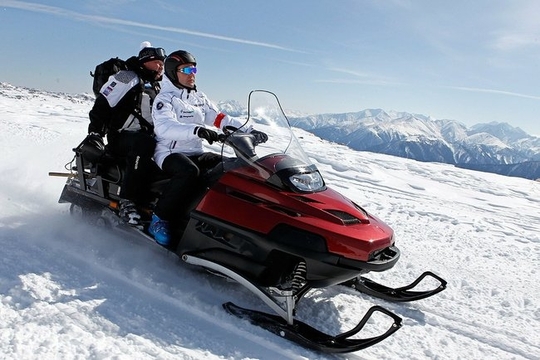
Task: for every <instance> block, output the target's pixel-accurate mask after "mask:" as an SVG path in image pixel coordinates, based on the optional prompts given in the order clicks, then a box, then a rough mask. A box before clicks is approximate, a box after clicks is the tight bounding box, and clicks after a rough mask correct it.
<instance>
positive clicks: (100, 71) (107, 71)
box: [90, 57, 128, 97]
mask: <svg viewBox="0 0 540 360" xmlns="http://www.w3.org/2000/svg"><path fill="white" fill-rule="evenodd" d="M127 69H128V68H127V65H126V62H125V61H124V60H122V59H119V58H117V57H115V58H110V59H109V60H107V61H104V62H102V63H101V64H99V65H98V66H96V69H95V70H94V72H93V73H92V72H91V71H90V75H91V76H92V77H93V78H94V83H93V84H92V90H93V91H94V95H95V96H96V97H97V96H98V95H99V90H101V87H102V86H103V84H105V83H106V82H107V80H109V76H111V75H114V74H116V73H117V72H119V71H120V70H127Z"/></svg>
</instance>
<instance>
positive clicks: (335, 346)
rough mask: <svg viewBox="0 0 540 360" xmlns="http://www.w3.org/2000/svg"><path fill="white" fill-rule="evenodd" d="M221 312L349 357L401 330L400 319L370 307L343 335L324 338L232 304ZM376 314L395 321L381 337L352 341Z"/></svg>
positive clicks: (300, 326)
mask: <svg viewBox="0 0 540 360" xmlns="http://www.w3.org/2000/svg"><path fill="white" fill-rule="evenodd" d="M223 308H224V309H225V310H227V312H229V313H230V314H232V315H234V316H236V317H239V318H241V319H246V320H249V321H250V322H251V323H252V324H254V325H257V326H260V327H262V328H264V329H266V330H268V331H270V332H272V333H274V334H276V335H278V336H281V337H283V338H285V339H287V340H290V341H293V342H295V343H297V344H299V345H301V346H304V347H307V348H310V349H314V350H318V351H321V352H325V353H348V352H353V351H358V350H362V349H365V348H367V347H369V346H372V345H374V344H376V343H378V342H380V341H382V340H384V339H386V338H387V337H389V336H390V335H392V334H393V333H394V332H396V331H397V330H398V329H399V328H400V327H401V322H402V319H401V318H400V317H399V316H397V315H395V314H393V313H392V312H390V311H388V310H386V309H385V308H383V307H380V306H373V307H371V308H370V309H369V310H368V312H367V313H366V314H365V315H364V317H363V318H362V320H360V322H359V323H358V325H356V326H355V327H354V328H353V329H351V330H349V331H346V332H344V333H342V334H339V335H336V336H332V335H328V334H325V333H323V332H321V331H319V330H317V329H315V328H313V327H311V326H310V325H308V324H306V323H304V322H302V321H299V320H295V321H294V324H292V325H290V324H287V322H286V321H285V320H284V319H283V318H281V317H280V316H277V315H272V314H267V313H264V312H261V311H256V310H249V309H245V308H242V307H239V306H237V305H235V304H233V303H231V302H228V303H225V304H223ZM375 312H381V313H384V314H386V315H388V316H389V317H391V318H392V319H393V320H394V323H393V324H392V325H391V326H390V328H388V330H387V331H386V332H385V333H384V334H381V335H379V336H376V337H371V338H365V339H360V338H354V339H353V338H352V337H353V336H355V335H356V334H358V333H359V332H360V331H361V330H362V329H363V327H364V325H365V324H366V323H367V322H368V320H369V319H370V318H371V316H372V315H373V313H375Z"/></svg>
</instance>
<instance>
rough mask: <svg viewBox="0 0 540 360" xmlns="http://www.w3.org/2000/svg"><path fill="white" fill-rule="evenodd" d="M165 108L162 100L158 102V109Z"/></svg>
mask: <svg viewBox="0 0 540 360" xmlns="http://www.w3.org/2000/svg"><path fill="white" fill-rule="evenodd" d="M162 108H163V103H162V102H161V101H160V102H158V103H157V104H156V109H158V110H161V109H162Z"/></svg>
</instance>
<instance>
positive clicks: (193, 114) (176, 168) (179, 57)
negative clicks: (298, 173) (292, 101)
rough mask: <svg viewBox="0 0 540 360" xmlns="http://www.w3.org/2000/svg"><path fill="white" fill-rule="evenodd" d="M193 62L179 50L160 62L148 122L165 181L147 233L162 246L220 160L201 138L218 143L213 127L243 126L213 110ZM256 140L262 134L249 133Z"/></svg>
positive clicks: (261, 136) (194, 61) (265, 136)
mask: <svg viewBox="0 0 540 360" xmlns="http://www.w3.org/2000/svg"><path fill="white" fill-rule="evenodd" d="M196 66H197V61H196V60H195V57H194V56H193V55H192V54H190V53H189V52H187V51H184V50H178V51H175V52H173V53H171V54H170V55H169V56H168V57H167V58H166V59H165V76H164V77H163V81H162V83H161V84H162V90H161V92H160V93H159V95H158V96H157V97H156V99H155V102H154V105H153V109H152V118H153V121H154V133H155V136H156V141H157V144H156V150H155V153H154V160H155V161H156V163H157V164H158V166H159V167H160V168H161V169H162V170H163V171H164V172H165V174H166V175H167V176H169V177H170V180H169V182H168V184H167V185H166V186H165V187H164V189H163V192H162V194H161V197H160V198H159V200H158V202H157V204H156V207H155V209H154V214H153V216H152V222H151V224H150V227H149V228H148V231H149V233H150V234H151V235H152V236H154V238H155V240H156V241H157V242H158V243H159V244H161V245H168V244H169V242H170V234H169V224H168V222H169V221H171V220H175V219H173V217H174V216H175V214H177V213H178V207H179V205H180V206H181V205H182V204H183V205H186V204H187V203H189V200H190V197H191V196H192V195H194V194H195V193H196V191H194V190H195V189H196V188H197V185H198V183H199V179H200V178H199V175H200V174H201V173H202V172H204V171H206V170H209V169H211V168H214V167H215V166H216V165H217V164H219V163H220V162H221V156H220V155H218V154H216V153H212V152H204V149H203V144H202V139H205V140H206V141H208V143H209V144H212V143H213V142H214V141H218V139H219V136H218V133H217V132H216V131H215V130H212V129H210V128H207V127H206V125H208V126H213V127H215V128H217V129H224V128H225V127H226V126H229V125H231V126H235V127H237V128H239V127H241V126H242V125H243V124H244V122H240V121H238V120H235V119H232V118H230V117H229V116H228V115H225V114H223V113H220V112H219V111H218V109H217V107H216V106H215V105H214V104H213V103H212V102H211V101H210V100H209V99H208V98H207V97H206V95H205V94H204V93H202V92H200V91H197V87H196V85H195V74H196V73H197V67H196ZM251 133H252V134H253V135H255V136H256V137H257V138H258V140H259V141H260V142H264V141H266V140H267V139H268V137H267V135H266V134H264V133H262V132H259V131H256V130H251Z"/></svg>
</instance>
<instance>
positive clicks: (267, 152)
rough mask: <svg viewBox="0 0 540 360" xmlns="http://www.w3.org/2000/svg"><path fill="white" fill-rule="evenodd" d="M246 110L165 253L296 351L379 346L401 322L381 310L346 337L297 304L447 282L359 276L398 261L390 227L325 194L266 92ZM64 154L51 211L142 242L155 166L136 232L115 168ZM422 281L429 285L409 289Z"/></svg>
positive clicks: (406, 291)
mask: <svg viewBox="0 0 540 360" xmlns="http://www.w3.org/2000/svg"><path fill="white" fill-rule="evenodd" d="M247 112H248V114H247V118H246V121H245V124H244V125H243V126H242V127H240V128H227V129H225V130H224V134H223V135H222V136H221V138H220V142H221V155H222V158H223V161H222V162H221V163H220V164H219V165H218V166H216V168H214V169H211V170H210V171H208V172H207V173H205V174H202V175H201V187H200V189H198V191H197V192H194V193H196V194H194V196H193V199H190V201H188V202H187V203H186V204H184V206H183V207H182V208H179V209H178V218H177V219H175V220H174V221H171V223H170V226H171V232H172V237H173V240H174V241H173V243H172V244H171V245H169V246H168V249H169V250H170V251H172V252H174V253H176V254H177V255H178V256H179V257H180V258H181V259H182V260H183V261H184V262H186V263H188V264H192V265H196V266H200V267H202V268H204V269H206V270H208V271H210V272H212V273H215V274H218V275H221V276H225V277H227V278H230V279H233V280H235V281H236V282H238V283H240V284H241V285H243V286H244V287H246V288H247V289H248V290H250V291H251V292H252V293H253V294H255V295H256V296H257V297H258V298H260V299H261V300H262V301H263V302H264V303H265V304H266V305H267V306H268V307H270V308H271V309H272V310H273V312H274V313H266V312H262V311H257V310H251V309H246V308H242V307H240V306H237V305H235V304H233V303H232V302H228V303H225V304H223V307H224V309H225V310H226V311H228V312H229V313H230V314H232V315H235V316H237V317H239V318H243V319H247V320H249V321H250V322H252V323H253V324H255V325H258V326H260V327H263V328H265V329H267V330H269V331H271V332H273V333H275V334H277V335H278V336H281V337H284V338H286V339H289V340H291V341H294V342H296V343H298V344H300V345H302V346H305V347H308V348H312V349H316V350H319V351H322V352H328V353H346V352H353V351H357V350H360V349H364V348H366V347H368V346H371V345H374V344H376V343H378V342H380V341H382V340H384V339H386V338H387V337H389V336H390V335H392V334H393V333H395V332H396V331H397V330H398V329H399V328H400V327H401V325H402V319H401V318H400V317H399V316H397V315H396V314H394V313H392V312H390V311H389V310H387V309H385V308H383V307H381V306H373V307H371V308H370V309H369V310H368V311H367V313H366V314H365V315H364V316H363V318H362V319H361V320H360V321H359V323H358V324H357V325H356V326H355V327H354V328H353V329H351V330H349V331H346V332H344V333H342V334H338V335H329V334H326V333H324V332H322V331H320V330H317V329H315V328H314V327H312V326H311V325H308V324H307V323H305V322H302V321H300V320H298V319H297V318H296V307H297V304H298V302H299V301H300V300H301V299H302V298H303V297H304V295H306V294H307V293H308V292H309V291H310V290H311V289H315V288H325V287H330V286H334V285H339V286H347V287H349V288H353V289H356V290H357V291H359V292H361V293H364V294H368V295H371V296H375V297H378V298H382V299H384V300H388V301H413V300H419V299H423V298H426V297H429V296H432V295H435V294H437V293H439V292H440V291H442V290H444V289H445V288H446V281H445V280H444V279H442V278H441V277H439V276H438V275H436V274H434V273H432V272H429V271H428V272H425V273H423V274H422V275H420V277H419V278H418V279H416V280H415V281H414V282H412V283H411V284H410V285H407V286H403V287H400V288H391V287H388V286H385V285H382V284H379V283H376V282H374V281H372V280H369V279H367V278H365V277H364V275H365V274H367V273H369V272H372V271H374V272H381V271H386V270H389V269H391V268H392V267H393V266H394V265H395V264H396V262H397V261H398V259H399V257H400V250H399V249H398V248H397V247H396V245H395V239H394V233H393V230H392V229H391V228H390V227H389V226H388V225H386V224H385V223H384V222H383V221H381V220H380V219H378V218H377V217H375V216H373V215H371V214H370V213H368V212H367V211H366V210H365V209H363V208H362V207H361V206H359V205H358V204H356V203H355V202H353V201H351V200H350V199H348V198H346V197H345V196H343V195H341V194H340V193H338V192H337V191H335V190H332V189H331V188H330V187H328V186H327V185H326V183H325V181H324V180H323V178H322V176H321V174H320V172H319V171H318V169H317V167H316V166H315V165H314V164H313V163H312V162H311V161H310V160H309V158H308V156H307V155H306V153H305V152H304V150H303V149H302V147H301V146H300V144H299V141H298V140H297V138H296V137H295V135H294V134H293V131H292V130H291V128H290V125H289V121H288V119H287V117H286V116H285V114H284V111H283V109H282V107H281V104H280V103H279V100H278V98H277V96H276V95H275V94H273V93H271V92H268V91H266V90H254V91H252V92H250V94H249V96H248V111H247ZM248 125H249V126H255V127H256V128H257V130H259V131H263V132H265V133H266V134H267V135H268V138H269V139H268V141H266V142H265V143H257V140H256V138H255V137H254V136H253V135H252V134H250V133H249V130H248ZM73 150H74V152H75V155H74V158H73V160H72V161H71V163H68V164H67V165H66V168H67V169H68V170H69V173H51V175H64V176H67V177H68V179H67V181H66V184H65V186H64V188H63V191H62V194H61V196H60V199H59V202H60V203H70V204H71V205H70V212H71V213H72V214H73V215H77V216H82V217H83V218H84V219H86V220H88V221H91V222H92V223H94V224H96V225H98V226H102V227H107V228H111V229H112V228H114V229H120V230H122V231H126V232H132V233H133V232H136V233H138V234H140V235H142V236H144V237H146V238H148V239H149V240H153V239H152V238H151V237H150V236H149V235H148V233H147V227H148V224H149V222H150V217H151V212H152V211H151V210H152V206H153V205H154V204H155V199H157V198H158V197H159V193H160V186H162V185H163V183H164V182H166V181H167V178H166V177H164V176H163V174H161V173H160V171H159V169H157V167H156V171H155V181H154V182H153V185H152V187H151V189H150V192H151V193H152V194H153V197H151V198H153V199H154V201H150V203H149V204H144V205H141V206H140V209H139V210H140V212H141V214H143V216H144V223H145V225H144V228H142V229H136V228H133V227H130V226H128V225H127V224H124V223H123V222H122V221H121V220H120V218H119V215H118V202H119V200H120V199H119V197H118V195H117V194H118V193H119V190H120V180H121V176H122V171H121V166H119V165H118V163H115V161H114V159H110V158H107V157H106V156H105V157H103V158H101V159H100V160H99V161H96V160H93V161H89V160H88V158H91V157H92V156H90V155H91V154H88V151H87V150H85V149H83V147H81V146H78V147H77V148H75V149H73ZM157 246H159V245H157ZM427 277H430V278H432V280H430V281H431V282H434V281H435V282H437V284H438V285H437V286H436V287H435V288H433V289H429V290H416V288H417V285H418V284H419V283H420V282H422V281H423V280H424V279H425V278H427ZM433 279H435V280H433ZM375 313H378V316H382V317H384V318H388V319H386V320H388V321H387V322H388V323H390V325H389V327H388V328H387V329H386V327H385V328H384V329H385V330H383V331H381V333H377V335H375V336H369V337H363V338H362V337H361V334H359V333H360V332H361V331H362V330H363V328H364V326H365V325H366V324H367V323H368V321H369V320H370V319H371V318H372V317H373V316H374V314H375ZM370 335H371V334H370Z"/></svg>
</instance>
